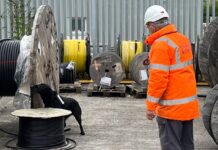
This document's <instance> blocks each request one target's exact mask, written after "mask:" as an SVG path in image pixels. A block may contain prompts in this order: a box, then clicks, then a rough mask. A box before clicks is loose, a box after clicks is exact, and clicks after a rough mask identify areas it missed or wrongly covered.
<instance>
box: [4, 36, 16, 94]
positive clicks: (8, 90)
mask: <svg viewBox="0 0 218 150" xmlns="http://www.w3.org/2000/svg"><path fill="white" fill-rule="evenodd" d="M19 51H20V42H19V41H16V40H10V39H4V40H0V83H1V85H0V89H1V90H0V95H4V96H7V95H14V94H15V91H16V89H17V85H16V82H15V81H14V74H15V70H16V64H17V58H18V55H19Z"/></svg>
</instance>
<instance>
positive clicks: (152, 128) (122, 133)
mask: <svg viewBox="0 0 218 150" xmlns="http://www.w3.org/2000/svg"><path fill="white" fill-rule="evenodd" d="M61 95H62V96H67V97H73V98H75V99H76V100H77V101H78V102H79V103H80V106H81V108H82V111H83V114H82V120H83V127H84V130H85V133H86V135H84V136H82V135H80V129H79V126H78V124H77V122H76V120H75V119H74V118H73V117H70V118H69V119H68V120H67V126H69V127H70V128H71V130H70V131H68V132H66V137H67V138H71V139H74V140H75V141H76V142H77V147H76V148H75V149H76V150H160V149H161V148H160V142H159V137H158V127H157V123H156V120H153V121H148V120H147V119H146V117H145V103H144V99H136V98H133V97H132V96H129V95H127V96H126V97H124V98H121V97H87V96H86V93H81V94H78V93H61ZM204 99H205V98H199V100H200V104H201V107H202V105H203V102H204ZM12 103H13V97H2V98H1V99H0V129H4V130H6V131H10V132H12V133H16V134H17V131H18V118H16V117H14V116H12V115H10V113H11V112H12V111H13V110H14V107H13V105H12ZM12 138H13V136H11V135H8V134H5V133H3V132H1V131H0V149H1V150H4V149H7V148H6V147H5V146H4V145H5V143H6V142H7V141H9V140H10V139H12ZM194 139H195V141H194V143H195V149H196V150H217V149H218V146H217V145H216V144H215V143H214V141H213V140H212V138H211V137H210V136H209V134H208V133H207V131H206V130H205V128H204V125H203V122H202V119H201V118H199V119H197V120H195V121H194ZM10 144H11V145H16V140H15V141H13V142H12V143H10Z"/></svg>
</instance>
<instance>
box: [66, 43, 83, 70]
mask: <svg viewBox="0 0 218 150" xmlns="http://www.w3.org/2000/svg"><path fill="white" fill-rule="evenodd" d="M86 56H87V50H86V41H85V40H64V63H68V62H70V61H73V62H75V63H76V71H77V72H85V70H86Z"/></svg>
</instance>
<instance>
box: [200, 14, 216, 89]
mask: <svg viewBox="0 0 218 150" xmlns="http://www.w3.org/2000/svg"><path fill="white" fill-rule="evenodd" d="M217 41H218V18H216V19H214V20H213V21H212V22H211V23H210V24H209V25H208V27H207V28H206V30H205V33H204V37H203V39H202V40H201V41H200V47H199V53H198V57H199V58H198V61H199V66H200V70H201V73H202V74H203V76H204V77H205V79H206V80H207V81H208V82H209V84H210V86H211V87H213V86H214V85H216V84H218V76H217V74H218V65H217V64H218V62H217V58H218V44H217Z"/></svg>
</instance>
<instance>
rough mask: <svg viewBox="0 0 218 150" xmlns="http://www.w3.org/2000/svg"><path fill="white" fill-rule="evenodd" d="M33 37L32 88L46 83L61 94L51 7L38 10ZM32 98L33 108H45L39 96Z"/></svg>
mask: <svg viewBox="0 0 218 150" xmlns="http://www.w3.org/2000/svg"><path fill="white" fill-rule="evenodd" d="M31 35H32V38H33V43H32V49H31V52H30V58H31V59H30V65H31V69H30V76H31V81H30V86H33V85H37V84H40V83H45V84H48V85H49V86H50V87H51V88H52V89H53V90H54V91H57V92H59V50H58V44H57V31H56V23H55V18H54V15H53V12H52V9H51V7H49V6H47V5H42V6H40V7H39V8H38V10H37V12H36V15H35V18H34V22H33V27H32V34H31ZM31 97H32V98H31V105H32V108H41V107H43V106H44V105H43V102H42V100H41V97H40V96H39V94H37V93H33V94H31Z"/></svg>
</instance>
